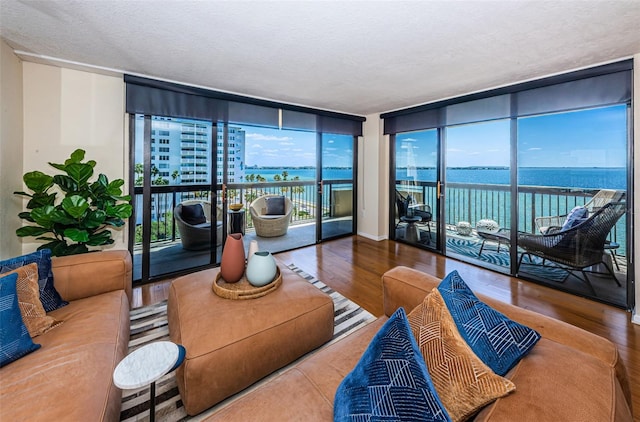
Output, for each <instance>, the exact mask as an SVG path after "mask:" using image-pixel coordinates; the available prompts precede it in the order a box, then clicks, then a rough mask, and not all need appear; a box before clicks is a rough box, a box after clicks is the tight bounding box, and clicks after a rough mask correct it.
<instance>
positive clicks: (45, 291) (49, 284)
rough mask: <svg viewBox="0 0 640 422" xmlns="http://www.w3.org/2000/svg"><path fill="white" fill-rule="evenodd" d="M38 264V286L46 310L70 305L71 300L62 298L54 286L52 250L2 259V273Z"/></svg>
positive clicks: (0, 265) (0, 270) (0, 263)
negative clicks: (67, 300) (66, 300)
mask: <svg viewBox="0 0 640 422" xmlns="http://www.w3.org/2000/svg"><path fill="white" fill-rule="evenodd" d="M34 262H35V263H36V264H38V287H39V288H40V302H42V306H43V307H44V310H45V311H46V312H51V311H54V310H56V309H58V308H62V307H63V306H65V305H68V304H69V302H65V301H64V300H62V298H61V297H60V295H59V294H58V291H57V290H56V288H55V287H54V286H53V271H51V250H50V249H42V250H39V251H36V252H33V253H30V254H28V255H22V256H19V257H17V258H11V259H7V260H6V261H0V274H2V273H6V272H9V271H12V270H15V269H16V268H20V267H23V266H25V265H29V264H31V263H34Z"/></svg>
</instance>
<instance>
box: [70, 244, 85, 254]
mask: <svg viewBox="0 0 640 422" xmlns="http://www.w3.org/2000/svg"><path fill="white" fill-rule="evenodd" d="M87 252H89V248H87V246H86V245H83V244H80V243H76V244H73V245H69V246H67V247H66V248H65V251H64V254H65V255H79V254H82V253H87Z"/></svg>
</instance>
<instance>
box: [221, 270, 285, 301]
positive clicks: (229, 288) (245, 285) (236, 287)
mask: <svg viewBox="0 0 640 422" xmlns="http://www.w3.org/2000/svg"><path fill="white" fill-rule="evenodd" d="M281 284H282V274H280V268H279V267H276V278H274V279H273V281H272V282H271V283H269V284H267V285H265V286H260V287H255V286H252V285H251V284H250V283H249V281H248V280H247V278H246V277H245V276H244V275H243V276H242V278H241V279H240V281H238V282H237V283H227V282H226V281H224V279H223V278H222V276H221V275H220V273H219V272H218V274H216V279H215V280H214V281H213V286H212V290H213V292H214V293H215V294H217V295H218V296H220V297H223V298H225V299H233V300H238V299H256V298H258V297H262V296H264V295H266V294H269V293H271V292H272V291H274V290H276V289H277V288H278V287H280V285H281Z"/></svg>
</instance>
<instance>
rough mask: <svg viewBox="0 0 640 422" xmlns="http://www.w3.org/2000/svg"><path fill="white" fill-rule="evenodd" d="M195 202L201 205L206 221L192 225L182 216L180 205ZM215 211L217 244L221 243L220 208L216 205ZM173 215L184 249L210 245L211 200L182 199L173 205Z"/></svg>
mask: <svg viewBox="0 0 640 422" xmlns="http://www.w3.org/2000/svg"><path fill="white" fill-rule="evenodd" d="M195 204H199V205H201V206H202V210H203V211H204V215H205V218H206V222H204V223H201V224H195V225H194V224H189V223H188V222H186V221H184V219H183V218H182V206H183V205H195ZM216 212H217V225H216V246H218V245H220V244H222V210H221V209H220V208H218V207H216ZM173 217H174V218H175V220H176V226H177V228H178V233H180V240H181V241H182V247H183V248H184V249H187V250H202V249H208V248H209V247H211V202H209V201H199V200H187V201H183V202H182V203H180V204H178V205H177V206H176V207H175V209H174V211H173Z"/></svg>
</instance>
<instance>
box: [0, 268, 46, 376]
mask: <svg viewBox="0 0 640 422" xmlns="http://www.w3.org/2000/svg"><path fill="white" fill-rule="evenodd" d="M17 282H18V274H17V273H13V274H9V275H5V276H3V277H0V367H3V366H5V365H8V364H10V363H11V362H13V361H15V360H18V359H20V358H21V357H23V356H25V355H27V354H29V353H31V352H33V351H34V350H38V349H39V348H40V345H39V344H34V343H33V341H32V340H31V336H30V335H29V331H27V327H26V326H25V325H24V322H23V321H22V314H21V313H20V308H19V307H18V293H17V291H16V283H17Z"/></svg>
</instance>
